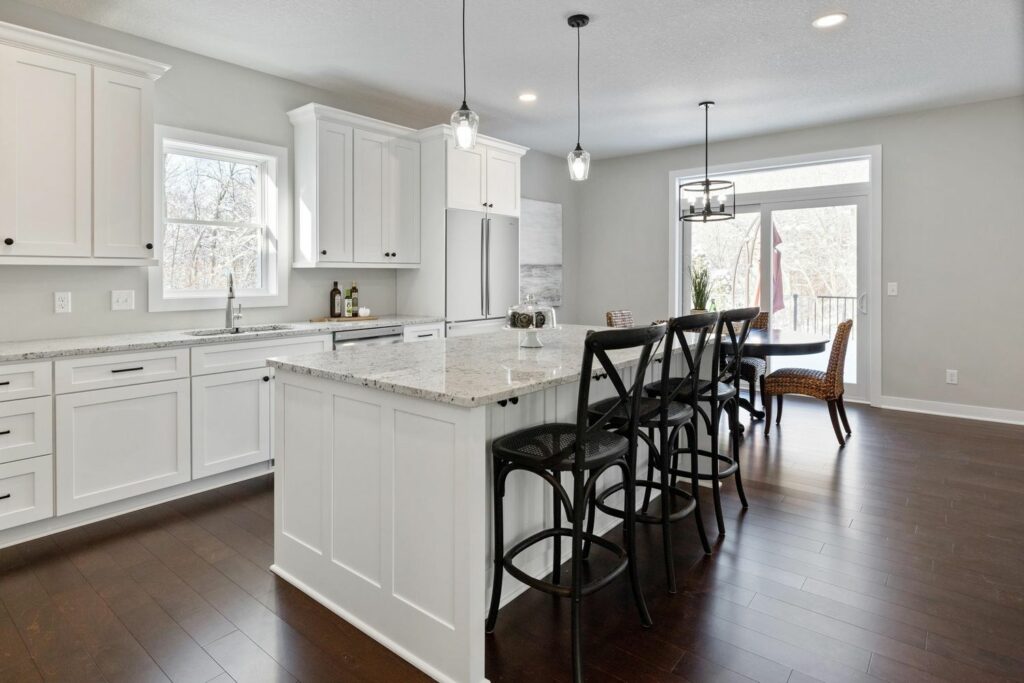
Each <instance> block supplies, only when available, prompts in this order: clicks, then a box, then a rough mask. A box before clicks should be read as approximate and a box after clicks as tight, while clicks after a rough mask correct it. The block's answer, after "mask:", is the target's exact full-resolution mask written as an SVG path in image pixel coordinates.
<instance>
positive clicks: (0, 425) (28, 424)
mask: <svg viewBox="0 0 1024 683" xmlns="http://www.w3.org/2000/svg"><path fill="white" fill-rule="evenodd" d="M52 430H53V418H52V409H51V407H50V397H49V396H41V397H40V398H23V399H21V400H20V401H4V402H3V403H0V462H10V461H12V460H22V459H24V458H31V457H33V456H36V455H46V454H48V453H52V452H53V449H52V447H51V445H50V444H51V442H52V438H51V434H52Z"/></svg>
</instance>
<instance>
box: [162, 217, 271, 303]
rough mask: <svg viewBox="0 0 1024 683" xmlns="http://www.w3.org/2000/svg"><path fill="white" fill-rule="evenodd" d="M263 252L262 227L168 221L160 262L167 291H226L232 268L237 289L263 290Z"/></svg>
mask: <svg viewBox="0 0 1024 683" xmlns="http://www.w3.org/2000/svg"><path fill="white" fill-rule="evenodd" d="M262 253H263V229H262V228H254V227H246V228H225V227H221V226H213V225H194V224H187V223H185V224H182V223H168V224H166V226H165V227H164V240H163V255H162V257H161V264H160V265H161V267H162V268H163V271H164V292H165V294H170V295H172V296H173V295H174V294H175V293H178V294H186V295H187V294H188V293H189V292H190V291H191V292H196V293H198V292H201V291H205V290H223V289H226V288H227V280H228V278H227V273H228V272H229V271H230V272H231V273H233V274H234V276H235V287H236V288H237V289H242V290H245V289H261V288H262V287H263V258H262Z"/></svg>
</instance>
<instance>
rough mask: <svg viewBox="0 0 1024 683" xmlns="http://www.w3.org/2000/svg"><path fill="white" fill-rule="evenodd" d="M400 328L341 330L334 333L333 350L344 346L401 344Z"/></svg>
mask: <svg viewBox="0 0 1024 683" xmlns="http://www.w3.org/2000/svg"><path fill="white" fill-rule="evenodd" d="M401 343H402V326H401V325H392V326H390V327H371V328H369V329H363V330H341V331H338V332H335V333H334V348H335V349H340V348H343V347H346V346H379V345H382V344H401Z"/></svg>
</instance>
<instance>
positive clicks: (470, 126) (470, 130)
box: [451, 0, 480, 150]
mask: <svg viewBox="0 0 1024 683" xmlns="http://www.w3.org/2000/svg"><path fill="white" fill-rule="evenodd" d="M451 123H452V130H453V131H454V133H455V148H456V149H465V150H468V149H473V148H474V147H476V131H477V129H478V128H479V127H480V117H479V116H477V115H476V112H475V111H473V110H472V109H470V108H469V105H467V104H466V0H462V106H461V107H459V108H458V109H457V110H455V112H454V113H453V114H452V119H451Z"/></svg>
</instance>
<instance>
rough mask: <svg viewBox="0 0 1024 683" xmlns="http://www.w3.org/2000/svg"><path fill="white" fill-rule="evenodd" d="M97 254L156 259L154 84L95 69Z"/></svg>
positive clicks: (95, 228) (95, 230) (110, 71)
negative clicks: (154, 235)
mask: <svg viewBox="0 0 1024 683" xmlns="http://www.w3.org/2000/svg"><path fill="white" fill-rule="evenodd" d="M93 111H94V114H93V116H94V121H93V128H94V133H93V183H94V190H93V197H94V201H95V207H94V212H93V221H94V224H93V235H94V238H93V255H94V256H100V257H105V256H109V257H115V258H125V257H127V258H151V257H152V256H153V229H154V218H153V81H152V80H151V79H149V78H145V77H142V76H134V75H131V74H125V73H121V72H118V71H112V70H110V69H102V68H98V67H97V68H96V69H94V70H93Z"/></svg>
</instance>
